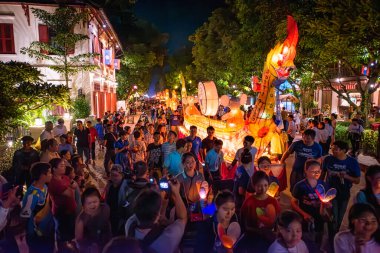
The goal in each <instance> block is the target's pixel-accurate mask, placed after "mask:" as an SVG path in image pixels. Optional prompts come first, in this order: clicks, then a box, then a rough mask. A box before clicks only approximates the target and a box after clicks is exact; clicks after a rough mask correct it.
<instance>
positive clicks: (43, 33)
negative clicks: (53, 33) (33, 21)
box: [38, 25, 49, 54]
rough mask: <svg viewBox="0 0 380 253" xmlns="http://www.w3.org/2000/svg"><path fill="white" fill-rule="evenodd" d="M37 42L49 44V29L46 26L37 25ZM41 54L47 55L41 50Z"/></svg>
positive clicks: (46, 52)
mask: <svg viewBox="0 0 380 253" xmlns="http://www.w3.org/2000/svg"><path fill="white" fill-rule="evenodd" d="M38 36H39V41H40V42H43V43H49V29H48V27H47V25H38ZM41 53H43V54H48V53H49V52H48V51H46V50H41Z"/></svg>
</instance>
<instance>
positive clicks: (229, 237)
mask: <svg viewBox="0 0 380 253" xmlns="http://www.w3.org/2000/svg"><path fill="white" fill-rule="evenodd" d="M215 205H216V210H217V211H216V213H215V214H214V215H213V216H212V217H211V218H209V219H208V220H206V221H205V222H204V223H203V224H202V229H199V230H198V231H199V233H197V243H196V246H195V250H194V252H202V253H210V252H218V253H219V252H232V248H233V246H234V244H235V243H236V241H237V239H238V238H239V237H240V233H241V230H240V225H239V223H238V220H237V217H236V214H235V200H234V195H233V194H232V193H231V192H229V191H222V192H220V193H218V195H217V196H216V198H215Z"/></svg>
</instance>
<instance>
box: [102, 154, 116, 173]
mask: <svg viewBox="0 0 380 253" xmlns="http://www.w3.org/2000/svg"><path fill="white" fill-rule="evenodd" d="M114 159H115V150H114V149H107V151H106V153H105V155H104V164H103V165H104V169H105V171H106V173H107V176H108V175H109V174H110V168H109V166H108V165H109V162H110V161H111V160H113V161H114Z"/></svg>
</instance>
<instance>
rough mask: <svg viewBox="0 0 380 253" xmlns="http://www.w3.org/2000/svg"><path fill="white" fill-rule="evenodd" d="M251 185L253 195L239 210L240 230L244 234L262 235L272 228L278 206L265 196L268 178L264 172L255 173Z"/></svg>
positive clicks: (277, 212)
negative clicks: (241, 229)
mask: <svg viewBox="0 0 380 253" xmlns="http://www.w3.org/2000/svg"><path fill="white" fill-rule="evenodd" d="M252 185H253V188H254V190H255V193H254V194H253V195H251V196H250V197H248V198H247V199H246V200H245V201H244V204H243V206H242V208H241V221H242V228H243V230H244V231H245V232H246V233H253V234H258V235H263V234H262V232H263V231H264V230H266V231H268V232H269V231H270V230H272V228H273V227H274V222H275V220H276V216H277V215H278V214H279V213H280V206H279V204H278V202H277V200H276V199H275V198H273V197H271V196H269V195H268V194H267V190H268V185H269V177H268V176H267V174H265V172H263V171H257V172H255V174H253V177H252Z"/></svg>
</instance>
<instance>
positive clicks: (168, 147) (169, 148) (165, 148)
mask: <svg viewBox="0 0 380 253" xmlns="http://www.w3.org/2000/svg"><path fill="white" fill-rule="evenodd" d="M176 139H177V133H176V132H174V131H169V134H168V141H167V142H165V143H164V144H162V146H161V150H162V162H165V159H166V157H167V156H168V155H169V154H170V153H172V152H174V151H175V150H176V145H175V141H176Z"/></svg>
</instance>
